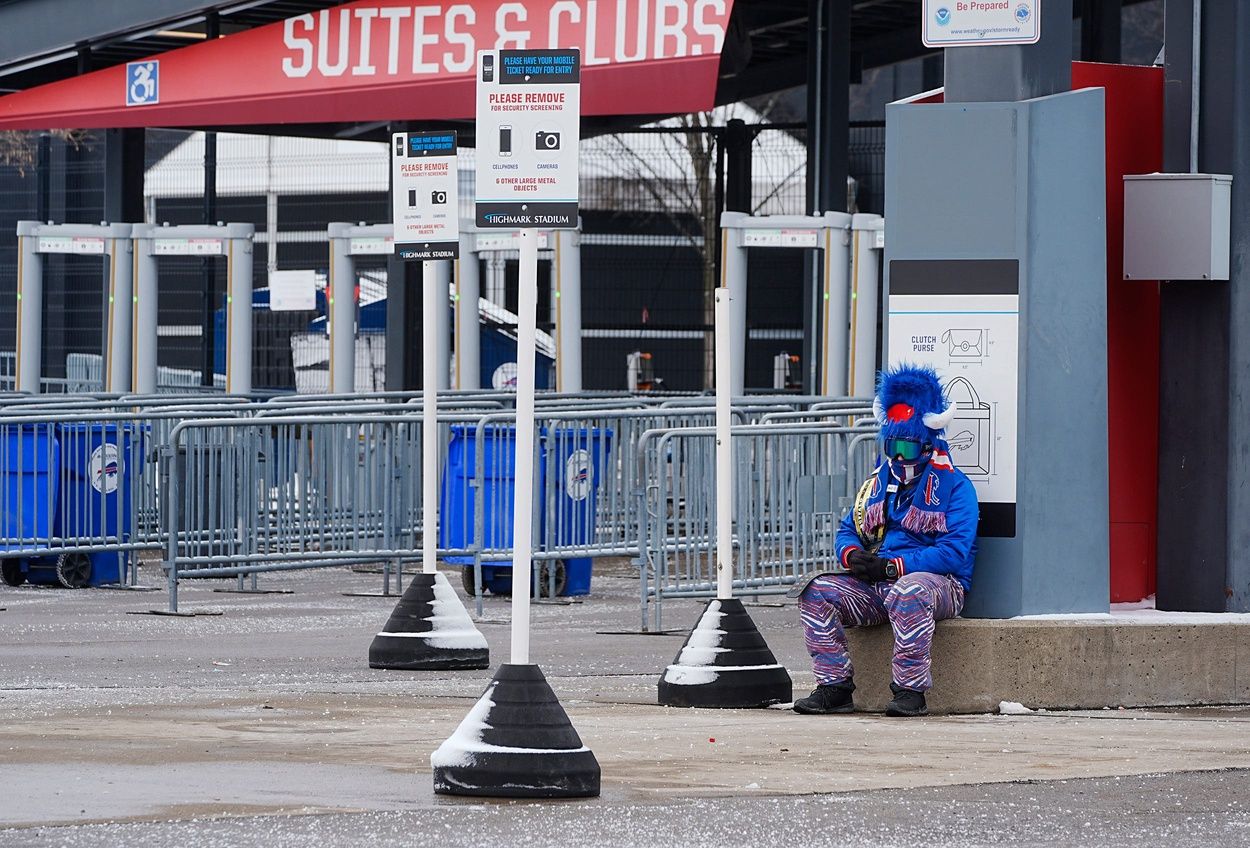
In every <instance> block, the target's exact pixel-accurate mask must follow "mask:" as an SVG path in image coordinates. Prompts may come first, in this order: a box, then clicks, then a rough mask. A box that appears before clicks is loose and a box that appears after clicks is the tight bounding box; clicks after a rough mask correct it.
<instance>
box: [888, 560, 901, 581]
mask: <svg viewBox="0 0 1250 848" xmlns="http://www.w3.org/2000/svg"><path fill="white" fill-rule="evenodd" d="M885 579H886V580H897V579H898V566H897V565H896V564H895V563H894V561H893V560H890V561H889V562H887V563H886V564H885Z"/></svg>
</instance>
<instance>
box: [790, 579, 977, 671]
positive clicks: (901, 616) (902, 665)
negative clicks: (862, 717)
mask: <svg viewBox="0 0 1250 848" xmlns="http://www.w3.org/2000/svg"><path fill="white" fill-rule="evenodd" d="M963 607H964V588H963V586H961V585H959V581H957V580H956V579H955V578H953V577H948V576H947V575H945V574H929V573H927V572H923V571H918V572H916V573H914V574H904V575H903V576H902V577H900V578H899V579H898V580H897V581H895V582H893V583H891V582H888V581H883V582H881V583H865V582H864V581H863V580H860V579H859V578H857V577H852V576H850V575H849V574H822V575H821V576H820V577H817V578H816V579H815V580H813V581H812V582H811V583H810V584H808V586H807V588H806V589H804V590H803V596H802V597H801V598H800V599H799V615H800V616H801V617H802V619H803V631H804V632H803V635H804V638H805V640H806V641H807V652H808V653H809V654H811V655H812V670H813V671H814V672H815V674H816V682H817V683H819V684H820V685H822V686H823V685H825V684H829V683H841V682H842V681H844V680H849V679H850V678H851V674H852V672H853V669H852V667H851V658H850V656H849V655H848V653H847V648H846V634H845V633H844V632H843V631H842V628H843V626H846V627H853V626H864V625H871V624H882V623H884V622H885V621H886V620H887V619H888V620H889V622H890V626H891V627H892V628H893V629H894V665H893V676H894V682H895V683H897V684H898V685H899V686H902V687H903V688H905V689H912V690H915V691H917V692H927V691H928V690H929V689H930V688H931V687H932V686H933V675H932V673H931V672H930V661H929V649H930V647H931V646H932V644H933V630H934V627H935V626H936V623H937V622H938V621H941V620H942V619H945V618H954V617H955V616H957V615H959V613H960V611H961V610H962V609H963Z"/></svg>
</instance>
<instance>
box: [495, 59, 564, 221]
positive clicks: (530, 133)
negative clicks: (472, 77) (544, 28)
mask: <svg viewBox="0 0 1250 848" xmlns="http://www.w3.org/2000/svg"><path fill="white" fill-rule="evenodd" d="M580 78H581V53H580V51H578V50H487V51H483V52H482V53H481V54H479V56H478V69H477V215H476V218H477V224H478V226H479V227H509V228H517V227H544V228H552V227H557V228H573V227H576V226H577V148H578V142H579V140H580V135H581V127H580V117H581V84H580Z"/></svg>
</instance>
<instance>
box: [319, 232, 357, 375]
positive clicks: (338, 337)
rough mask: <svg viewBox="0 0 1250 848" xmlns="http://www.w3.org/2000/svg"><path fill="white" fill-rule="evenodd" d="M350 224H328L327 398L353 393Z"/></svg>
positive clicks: (353, 303)
mask: <svg viewBox="0 0 1250 848" xmlns="http://www.w3.org/2000/svg"><path fill="white" fill-rule="evenodd" d="M351 230H352V225H351V224H343V223H332V224H330V225H329V227H328V228H327V234H328V235H329V240H330V272H329V276H330V279H329V282H330V303H329V310H328V311H329V316H328V321H327V322H326V323H327V325H328V328H329V335H330V339H329V341H330V381H329V388H328V391H329V393H330V394H335V393H341V394H346V393H350V392H353V391H355V390H356V272H355V263H354V262H353V261H352V257H351V256H350V254H349V250H350V248H351Z"/></svg>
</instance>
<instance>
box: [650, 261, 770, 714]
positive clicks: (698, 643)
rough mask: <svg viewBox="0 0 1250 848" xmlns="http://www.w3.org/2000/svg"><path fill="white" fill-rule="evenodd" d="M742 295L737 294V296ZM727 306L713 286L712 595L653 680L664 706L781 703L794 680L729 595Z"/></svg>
mask: <svg viewBox="0 0 1250 848" xmlns="http://www.w3.org/2000/svg"><path fill="white" fill-rule="evenodd" d="M740 296H744V295H740ZM733 311H734V303H733V294H732V292H731V290H730V289H729V288H728V287H725V286H722V287H720V288H718V289H717V290H716V597H715V598H713V599H712V600H710V601H708V603H707V606H706V607H704V609H703V613H702V614H701V615H700V616H699V623H698V624H697V625H695V628H694V629H693V630H692V631H691V632H690V636H689V637H688V638H687V639H686V642H685V644H683V645H682V646H681V650H680V651H678V652H677V656H676V658H674V660H673V662H672V664H671V665H669V666H668V668H666V669H665V670H664V675H663V676H662V677H661V678H660V685H659V701H660V703H661V704H662V705H664V706H667V707H728V708H737V707H766V706H768V705H770V704H778V703H785V702H788V701H790V700H791V699H792V698H793V695H794V684H793V682H792V681H791V680H790V673H789V672H788V671H786V669H785V666H783V665H781V664H780V663H778V662H777V658H776V657H775V656H773V652H772V650H771V649H769V647H768V643H767V642H765V641H764V636H763V635H762V634H761V633H760V631H759V629H758V628H757V627H756V626H755V622H754V621H753V620H752V619H751V615H750V613H748V612H747V611H746V607H744V606H743V605H742V601H740V600H738V599H737V598H735V597H734V592H733V579H734V545H733V514H734V452H733V426H732V425H733V407H732V396H733V372H734V362H733V360H734V348H735V339H734V333H733V332H732V331H731V330H732V328H733V326H734V319H733Z"/></svg>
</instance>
